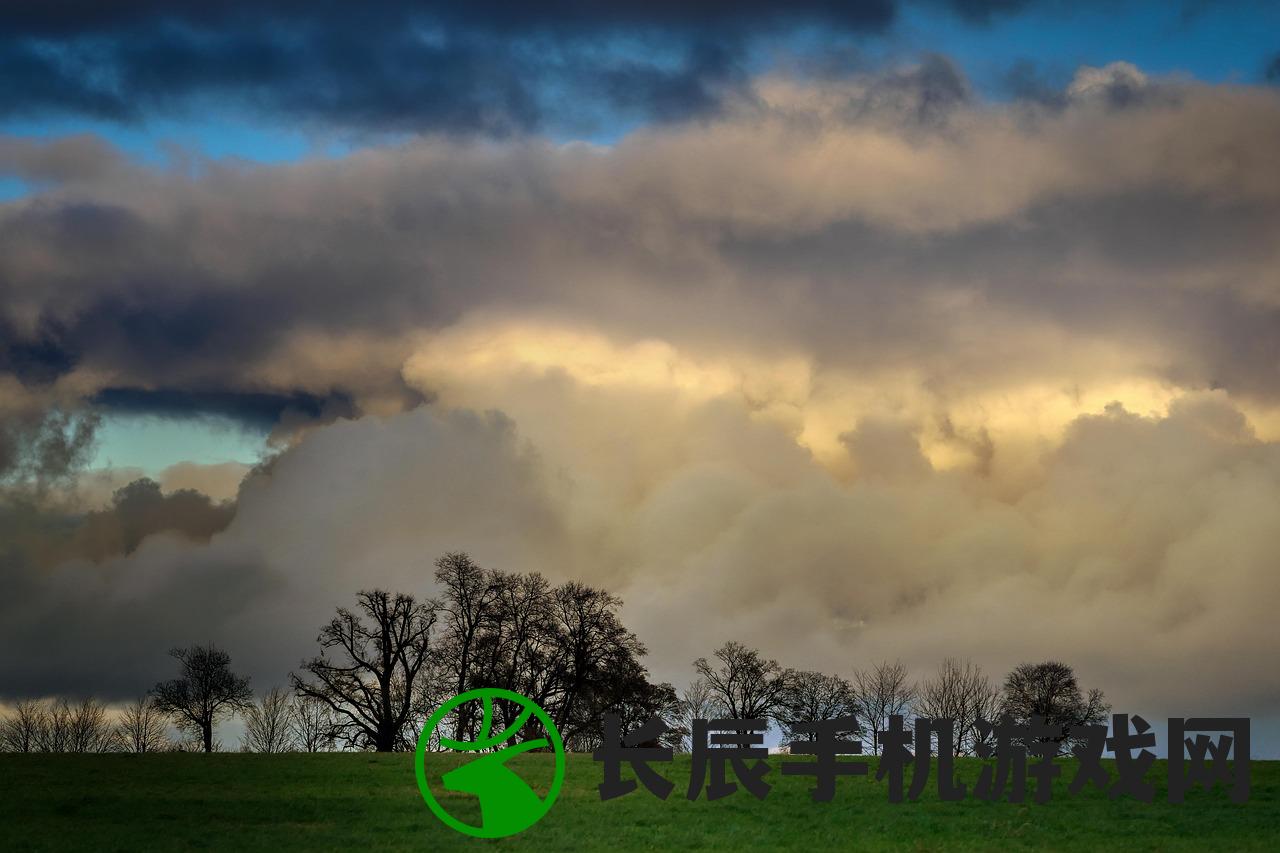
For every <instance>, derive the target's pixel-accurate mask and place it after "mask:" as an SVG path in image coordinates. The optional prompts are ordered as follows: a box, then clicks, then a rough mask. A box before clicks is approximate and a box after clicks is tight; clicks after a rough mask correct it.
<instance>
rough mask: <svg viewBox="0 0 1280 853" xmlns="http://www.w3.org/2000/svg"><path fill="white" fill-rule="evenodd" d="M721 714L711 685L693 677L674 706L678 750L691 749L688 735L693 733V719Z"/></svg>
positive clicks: (704, 680) (691, 745) (703, 679)
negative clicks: (675, 706)
mask: <svg viewBox="0 0 1280 853" xmlns="http://www.w3.org/2000/svg"><path fill="white" fill-rule="evenodd" d="M720 714H721V710H720V703H719V702H718V701H717V700H716V697H715V693H714V692H713V691H712V689H711V685H709V684H707V681H706V679H705V678H695V679H694V680H693V681H692V682H691V683H690V684H689V686H688V687H686V688H685V689H684V692H683V693H681V694H680V702H679V705H678V706H677V708H676V715H675V720H674V723H675V726H674V728H675V730H676V734H677V735H678V737H679V743H678V747H679V749H680V751H682V752H687V751H688V750H690V749H692V747H693V744H692V743H690V740H689V738H690V736H691V734H692V733H693V721H694V720H709V719H712V718H714V717H718V716H720Z"/></svg>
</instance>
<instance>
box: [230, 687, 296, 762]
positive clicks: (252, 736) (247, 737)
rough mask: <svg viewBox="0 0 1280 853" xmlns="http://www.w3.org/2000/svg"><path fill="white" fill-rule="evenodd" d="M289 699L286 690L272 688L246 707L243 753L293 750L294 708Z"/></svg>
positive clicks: (241, 745)
mask: <svg viewBox="0 0 1280 853" xmlns="http://www.w3.org/2000/svg"><path fill="white" fill-rule="evenodd" d="M289 699H290V697H289V693H288V692H287V691H285V690H281V689H280V688H279V687H272V688H271V689H270V690H268V691H267V692H266V693H264V694H263V695H262V698H261V699H259V700H258V702H257V703H256V704H253V705H250V706H249V707H248V708H246V709H245V712H244V722H245V727H244V737H243V738H242V740H241V742H240V748H241V749H242V750H243V751H244V752H292V751H293V748H294V741H293V727H292V726H291V725H290V723H291V721H292V716H293V707H292V704H291V703H290V701H289Z"/></svg>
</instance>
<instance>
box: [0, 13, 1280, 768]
mask: <svg viewBox="0 0 1280 853" xmlns="http://www.w3.org/2000/svg"><path fill="white" fill-rule="evenodd" d="M351 9H352V7H351V6H350V5H349V4H344V3H338V2H332V3H330V2H311V3H305V4H304V3H296V2H291V0H273V2H267V3H261V2H257V3H252V4H251V3H242V2H228V3H223V4H217V5H213V6H211V5H208V4H178V3H160V2H158V0H127V2H121V3H115V4H109V5H103V4H98V3H88V2H43V3H34V2H30V3H28V2H24V1H23V0H19V2H17V3H14V4H10V5H9V6H8V7H6V15H5V17H4V20H3V21H0V624H4V625H5V628H4V629H3V632H4V633H3V636H4V639H5V640H6V642H5V643H3V644H0V645H2V646H3V648H4V650H0V701H4V700H7V699H13V698H19V697H22V696H43V695H54V694H82V693H84V692H89V691H92V692H94V693H96V694H97V695H99V696H101V697H103V698H106V699H109V700H113V701H116V700H123V699H127V698H130V697H132V696H135V695H137V694H138V693H139V692H141V691H143V690H145V689H146V688H147V687H149V686H150V685H151V684H152V683H154V681H155V680H157V678H158V677H159V676H158V675H157V672H159V671H160V670H163V669H164V667H165V666H166V663H165V652H166V650H167V649H169V648H170V647H173V646H175V645H182V644H185V643H189V642H192V641H195V640H206V639H213V640H216V641H218V642H219V643H220V644H222V645H224V646H226V647H227V648H228V649H229V650H230V651H231V653H232V655H233V658H234V659H235V660H237V661H238V662H241V663H242V666H243V668H244V669H245V670H246V671H247V672H250V673H251V674H252V676H253V678H254V683H255V684H256V685H259V686H261V687H264V688H265V687H266V686H269V685H271V684H275V683H283V682H284V681H285V678H286V675H287V673H288V671H289V670H290V668H291V667H293V666H296V664H297V662H298V661H299V660H300V659H301V658H302V657H304V656H306V655H308V654H310V653H312V651H313V649H312V646H313V640H314V636H315V631H316V629H317V627H318V626H319V625H320V624H321V623H322V622H323V621H324V620H325V619H326V618H327V615H328V614H329V613H331V612H332V609H333V608H334V607H335V606H337V605H339V604H346V603H348V602H349V601H350V599H351V597H352V596H353V595H354V593H355V591H356V590H358V589H361V588H364V587H369V586H375V585H381V586H389V587H392V588H396V589H404V590H406V591H410V592H414V593H416V594H420V595H429V594H431V592H432V591H433V590H432V581H431V571H430V566H431V563H432V561H433V560H434V559H435V558H436V557H437V556H439V555H440V554H442V553H444V552H445V551H450V550H466V551H468V552H470V553H471V554H472V555H473V556H474V557H475V558H476V559H477V560H478V561H480V562H481V563H482V564H484V565H487V566H491V567H493V568H501V569H504V570H507V571H541V572H543V573H544V574H546V575H547V576H548V577H550V578H552V579H553V580H565V579H579V580H584V581H587V582H589V583H593V584H598V585H602V586H605V587H607V588H608V589H610V590H612V591H614V592H615V593H617V594H618V595H620V596H621V597H622V598H623V600H624V601H625V602H626V604H625V609H624V618H625V620H626V623H627V624H628V626H630V627H631V628H632V629H633V630H635V631H636V633H637V634H638V635H639V637H640V639H641V640H642V641H643V642H644V643H646V645H647V646H648V648H649V652H650V653H649V656H648V659H647V660H648V663H649V666H650V669H651V671H652V673H653V674H654V676H655V677H657V678H661V679H665V680H671V681H673V682H675V683H677V684H681V683H684V682H687V681H688V679H689V677H690V675H691V666H690V663H691V661H692V660H693V659H694V658H696V657H699V656H703V655H706V654H709V653H710V652H711V651H712V650H713V649H714V648H715V647H716V646H718V645H719V644H720V643H721V642H723V641H724V640H727V639H737V640H740V641H743V642H746V643H748V644H750V645H753V646H756V647H758V648H760V649H761V650H763V651H764V652H765V653H766V654H768V655H770V656H772V657H776V658H777V659H779V660H780V661H782V662H783V663H784V664H786V665H789V666H795V667H801V668H814V669H821V670H823V671H828V672H835V673H838V674H843V675H846V676H847V675H848V674H849V673H851V671H852V670H853V669H854V668H855V667H864V666H867V665H868V664H871V663H874V662H877V661H879V660H882V659H895V658H900V659H902V660H903V661H904V662H905V663H907V664H908V665H909V666H910V667H911V670H912V672H913V673H915V674H916V676H917V677H919V678H923V677H926V676H928V675H929V674H930V673H931V672H932V671H933V670H934V669H935V668H936V667H937V666H938V664H939V663H940V662H941V660H942V659H943V658H944V657H946V656H949V655H950V656H958V657H961V658H971V659H972V660H974V661H975V662H977V663H979V664H980V665H982V666H983V667H984V668H985V669H986V670H987V671H988V673H989V674H991V675H992V677H993V678H997V679H998V678H1000V677H1002V675H1003V674H1004V673H1005V672H1007V671H1008V669H1009V668H1011V667H1012V666H1013V665H1015V664H1017V663H1018V662H1020V661H1022V660H1024V659H1029V658H1034V659H1048V658H1061V659H1064V660H1067V661H1068V662H1069V663H1071V664H1073V665H1074V666H1075V667H1076V669H1077V672H1078V674H1079V675H1080V678H1081V681H1082V683H1083V684H1084V685H1085V686H1086V687H1093V686H1096V687H1100V688H1102V689H1103V690H1104V691H1105V692H1106V693H1107V695H1108V697H1109V699H1110V700H1111V701H1112V703H1113V705H1114V706H1115V708H1116V710H1117V711H1124V712H1129V713H1140V714H1143V715H1145V716H1147V717H1148V719H1159V718H1161V717H1163V716H1173V715H1185V716H1212V715H1226V716H1233V715H1249V716H1252V717H1253V718H1254V719H1255V735H1254V744H1255V749H1256V750H1259V751H1260V752H1261V753H1264V754H1265V753H1267V751H1270V757H1280V680H1277V678H1276V676H1275V674H1274V666H1273V660H1274V655H1275V653H1276V652H1277V651H1280V649H1278V648H1277V646H1278V645H1280V641H1278V638H1277V636H1276V634H1275V632H1274V629H1273V627H1272V623H1273V612H1274V609H1275V606H1276V605H1277V604H1278V603H1280V574H1277V572H1276V571H1275V569H1274V557H1275V555H1276V554H1277V552H1278V550H1280V532H1278V531H1280V273H1278V271H1280V239H1278V238H1280V160H1278V159H1277V157H1276V154H1275V152H1276V151H1277V150H1280V38H1277V36H1276V34H1277V33H1280V7H1277V6H1276V5H1275V4H1273V3H1263V2H1256V3H1255V2H1245V0H1241V2H1224V3H1206V2H1183V3H1144V2H1118V3H1091V2H1084V3H1066V2H1053V1H1052V0H1039V1H1038V2H1037V0H915V2H911V0H863V2H852V3H833V2H798V3H796V2H793V3H788V4H773V3H767V2H763V0H761V1H760V2H738V3H733V4H729V3H722V2H705V3H695V4H686V3H681V4H676V3H653V2H649V3H643V4H641V3H629V2H622V3H615V4H607V5H606V4H588V3H578V2H561V3H551V4H539V5H538V6H536V7H535V6H528V5H526V4H506V3H502V2H497V0H486V2H478V3H470V4H466V5H465V6H464V5H462V4H445V3H439V2H417V3H406V2H401V1H400V0H384V2H375V3H369V4H363V5H362V6H361V10H360V12H359V14H358V15H357V14H356V13H354V12H352V11H351ZM140 477H149V478H152V479H154V480H155V481H156V482H158V483H159V484H160V487H161V490H162V491H161V494H160V496H159V497H156V496H155V495H151V496H150V497H147V496H146V495H142V494H141V493H139V492H136V491H134V492H127V493H126V492H119V493H117V491H116V490H118V489H120V488H121V487H123V486H125V485H127V484H129V483H130V482H133V481H135V480H137V479H138V478H140ZM192 492H195V493H196V494H195V496H194V497H193V495H192ZM148 494H150V493H148ZM113 496H114V497H113ZM144 498H145V500H148V501H151V503H148V504H146V505H145V506H143V505H142V504H141V503H140V501H143V500H144ZM121 531H129V532H128V534H127V535H126V534H125V533H123V532H121ZM139 531H141V535H140V538H139ZM50 625H56V626H58V629H57V630H56V631H52V632H51V631H50V630H49V626H50ZM31 648H38V649H39V651H38V652H37V653H35V654H32V653H30V652H28V651H24V650H28V649H31ZM1157 728H1160V727H1157Z"/></svg>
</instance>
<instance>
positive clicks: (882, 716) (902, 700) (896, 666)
mask: <svg viewBox="0 0 1280 853" xmlns="http://www.w3.org/2000/svg"><path fill="white" fill-rule="evenodd" d="M853 693H854V699H855V700H856V702H857V707H858V716H859V721H860V722H861V723H862V727H863V729H865V730H866V733H869V734H870V735H871V749H872V751H873V752H875V753H877V754H878V753H879V752H880V733H881V732H883V731H885V730H886V729H887V728H888V727H889V718H890V717H893V716H898V715H901V716H904V717H905V716H907V715H908V714H909V712H910V710H911V702H912V700H913V699H915V695H916V688H915V685H914V684H912V683H911V682H910V681H909V679H908V675H907V668H906V667H905V666H904V665H903V664H902V662H901V661H894V662H893V663H889V662H888V661H882V662H881V663H879V664H876V665H875V666H873V667H872V668H871V669H867V670H857V671H855V672H854V674H853Z"/></svg>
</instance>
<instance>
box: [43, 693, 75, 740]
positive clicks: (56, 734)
mask: <svg viewBox="0 0 1280 853" xmlns="http://www.w3.org/2000/svg"><path fill="white" fill-rule="evenodd" d="M71 716H72V715H71V706H70V705H68V704H67V700H66V699H58V700H56V701H55V702H54V703H53V704H51V705H50V706H49V707H48V708H45V709H44V710H43V711H42V713H41V715H40V724H39V725H38V726H37V728H36V751H38V752H67V751H69V749H70V746H71Z"/></svg>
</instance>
